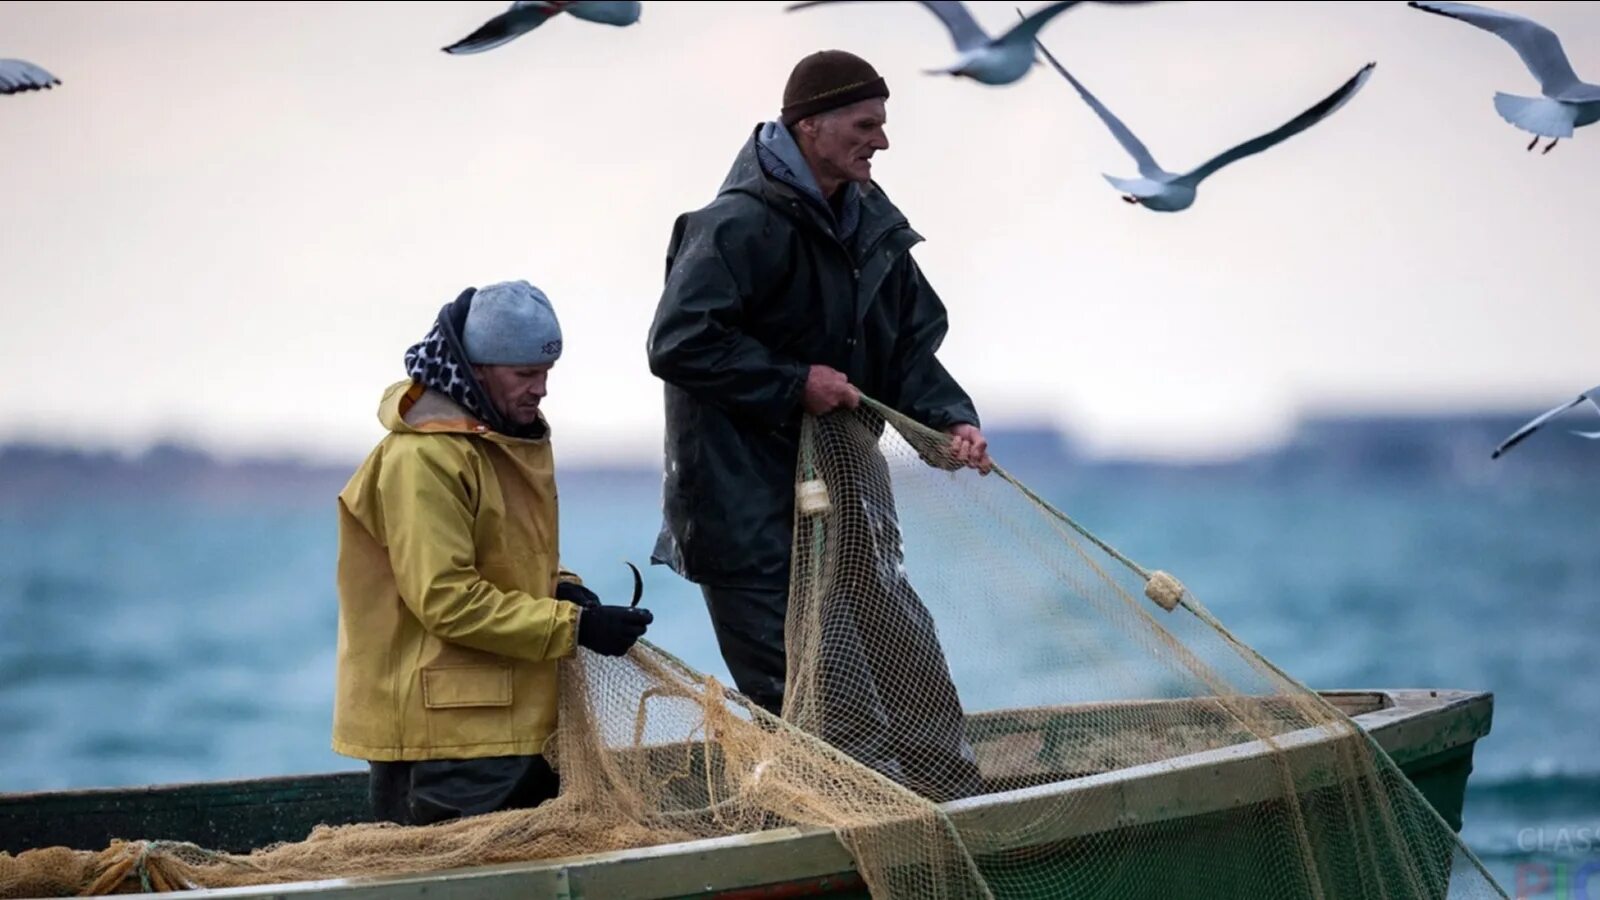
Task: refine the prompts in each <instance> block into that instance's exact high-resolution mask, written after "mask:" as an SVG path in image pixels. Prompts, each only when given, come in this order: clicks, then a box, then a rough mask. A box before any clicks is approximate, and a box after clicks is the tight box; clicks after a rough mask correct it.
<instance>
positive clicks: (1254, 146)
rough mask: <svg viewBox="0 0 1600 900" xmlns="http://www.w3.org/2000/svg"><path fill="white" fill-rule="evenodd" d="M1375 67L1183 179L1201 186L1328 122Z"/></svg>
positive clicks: (1221, 154) (1224, 152)
mask: <svg viewBox="0 0 1600 900" xmlns="http://www.w3.org/2000/svg"><path fill="white" fill-rule="evenodd" d="M1376 65H1377V63H1367V64H1366V65H1364V66H1362V67H1361V70H1360V71H1359V72H1357V73H1356V74H1355V75H1354V76H1353V77H1351V79H1350V80H1349V81H1346V82H1345V83H1344V84H1342V85H1340V86H1339V89H1338V90H1336V91H1334V92H1333V93H1331V94H1329V95H1328V96H1326V97H1324V98H1322V100H1320V101H1319V102H1318V103H1317V105H1316V106H1313V107H1311V108H1310V109H1308V110H1306V111H1305V112H1303V113H1301V114H1300V115H1298V116H1295V117H1294V118H1293V119H1290V120H1289V121H1288V122H1285V123H1284V124H1282V125H1280V126H1278V127H1277V128H1275V129H1273V130H1272V131H1269V132H1267V133H1266V134H1263V135H1261V136H1260V137H1257V138H1252V139H1251V140H1248V141H1245V142H1244V143H1242V144H1240V145H1238V146H1236V147H1234V148H1232V149H1229V150H1224V151H1223V152H1222V153H1219V154H1217V155H1216V156H1214V157H1212V158H1211V159H1210V160H1209V161H1207V162H1206V163H1205V164H1204V165H1202V166H1200V167H1199V168H1198V169H1195V170H1194V171H1193V172H1190V173H1189V174H1187V175H1185V176H1183V178H1184V180H1185V181H1187V182H1189V183H1190V184H1199V183H1200V182H1201V181H1203V180H1204V179H1206V178H1207V177H1209V176H1210V175H1212V174H1214V173H1215V172H1216V171H1217V170H1218V169H1220V168H1222V167H1223V166H1226V165H1228V164H1229V163H1234V162H1238V161H1239V160H1241V159H1244V158H1245V157H1246V156H1253V155H1255V154H1257V153H1260V152H1261V151H1263V150H1265V149H1267V148H1268V147H1271V146H1272V145H1274V144H1278V143H1282V142H1283V141H1285V140H1288V139H1289V138H1291V137H1294V136H1295V135H1297V134H1299V133H1300V132H1302V131H1305V130H1306V129H1307V128H1310V127H1311V126H1313V125H1315V124H1317V123H1318V122H1320V121H1322V120H1323V119H1326V118H1327V117H1328V116H1331V115H1333V113H1334V111H1335V110H1337V109H1338V108H1339V107H1341V106H1343V105H1345V103H1347V102H1349V100H1350V98H1351V97H1354V96H1355V95H1356V91H1359V90H1361V86H1362V85H1364V84H1366V83H1367V79H1368V78H1370V77H1371V76H1372V70H1373V67H1375V66H1376Z"/></svg>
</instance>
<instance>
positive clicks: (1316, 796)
mask: <svg viewBox="0 0 1600 900" xmlns="http://www.w3.org/2000/svg"><path fill="white" fill-rule="evenodd" d="M795 506H796V509H795V519H794V524H795V530H794V551H793V561H792V575H791V585H790V600H789V609H788V619H787V624H786V643H787V659H788V678H787V685H786V692H785V704H784V709H783V716H782V717H781V718H779V717H775V716H772V715H770V714H769V713H767V712H766V711H764V710H762V709H761V708H760V707H757V706H755V705H754V704H752V703H751V702H749V701H747V700H746V699H745V698H744V697H742V696H741V695H739V694H738V693H736V692H733V691H730V690H725V689H724V688H723V686H722V685H720V684H719V683H718V682H717V680H716V679H714V678H709V677H706V676H704V675H702V674H700V673H698V672H696V671H694V670H692V669H691V668H689V667H688V666H686V665H684V664H682V663H681V662H679V661H678V660H676V659H675V658H674V657H672V656H671V655H670V654H668V653H666V652H665V651H664V650H662V649H660V648H657V647H654V646H651V645H650V644H648V643H647V642H641V643H640V644H639V645H638V646H636V647H635V648H634V650H633V651H631V652H630V653H629V654H628V656H626V657H621V658H607V657H599V656H595V655H593V654H589V653H587V652H580V653H579V654H577V655H576V656H574V657H572V658H570V659H568V660H565V661H563V663H562V667H563V668H562V689H561V700H560V710H559V722H560V727H559V729H558V731H557V733H556V736H555V737H554V739H553V741H552V746H551V747H550V748H549V751H548V753H549V756H550V759H551V762H552V764H553V765H554V766H555V767H556V769H557V770H558V771H559V773H560V776H561V793H560V795H559V796H558V797H557V798H556V799H554V800H552V801H550V802H547V803H545V804H544V805H542V806H540V807H538V808H536V809H532V810H516V811H509V812H503V813H496V814H493V815H486V816H478V817H473V818H469V819H464V820H458V821H455V822H449V823H444V824H440V825H433V826H427V827H420V828H408V827H399V826H393V825H386V824H358V825H346V826H338V827H328V826H323V827H319V828H317V829H316V830H315V831H313V832H312V834H311V835H310V836H309V837H307V838H306V839H305V840H303V841H299V842H295V843H288V844H280V845H277V846H273V847H266V848H262V849H259V850H257V851H255V852H253V853H250V854H225V853H218V852H213V851H210V850H206V849H204V848H201V847H196V846H193V845H188V844H174V843H167V842H162V841H159V840H155V841H147V840H138V841H129V842H125V843H124V842H119V843H116V844H113V845H112V846H111V847H109V848H105V849H103V850H99V851H88V850H71V849H66V848H60V847H53V848H47V849H41V850H33V851H28V852H24V853H22V854H20V855H18V856H15V857H13V856H9V855H6V854H0V896H6V897H17V896H51V895H61V894H72V893H79V892H86V893H109V892H119V891H138V890H179V889H187V888H194V887H224V886H244V885H267V884H275V883H280V882H289V881H303V880H314V879H323V878H343V877H355V876H362V875H396V874H406V873H420V872H438V871H444V870H450V869H459V868H462V867H468V866H480V865H487V864H495V863H507V862H525V861H532V860H546V859H555V858H561V857H570V856H578V855H583V854H589V853H596V852H601V851H608V850H628V849H637V848H643V847H649V846H654V845H660V844H667V843H674V842H681V841H690V840H695V839H700V838H713V837H723V836H731V835H739V834H750V833H754V832H759V831H763V830H768V829H774V828H782V827H787V826H801V827H815V828H824V829H829V830H831V831H832V832H834V833H835V834H836V835H837V836H838V840H839V841H840V842H841V843H842V844H843V846H844V847H845V848H846V849H847V850H848V851H849V853H850V855H851V857H852V858H853V860H854V862H855V866H856V869H857V871H858V872H859V873H860V875H861V877H862V879H863V880H864V881H865V883H866V884H867V885H868V886H869V887H870V889H871V892H872V894H873V896H875V897H888V898H917V900H920V898H969V897H970V898H989V897H996V898H1012V897H1016V898H1023V897H1028V898H1032V897H1103V898H1133V897H1163V898H1165V897H1194V896H1215V897H1307V898H1319V900H1320V898H1333V897H1339V898H1346V897H1359V898H1445V897H1480V896H1481V897H1504V896H1506V895H1505V893H1504V892H1503V891H1502V890H1501V888H1500V887H1499V886H1498V885H1497V884H1495V882H1494V880H1493V879H1492V878H1491V877H1490V875H1489V874H1488V872H1487V871H1486V870H1485V869H1484V868H1483V867H1482V865H1481V864H1480V863H1479V862H1478V860H1477V859H1476V858H1475V857H1474V856H1473V855H1472V854H1471V852H1470V851H1469V850H1468V849H1467V848H1466V846H1465V845H1464V844H1462V842H1461V841H1460V840H1459V838H1458V837H1457V835H1456V834H1455V832H1454V831H1453V830H1452V829H1451V828H1450V827H1449V825H1448V824H1447V823H1446V822H1445V821H1444V820H1443V819H1442V818H1441V817H1440V816H1439V814H1438V813H1437V812H1436V811H1435V810H1434V809H1433V807H1432V806H1430V805H1429V804H1428V802H1427V800H1426V799H1425V797H1424V796H1423V795H1422V794H1421V793H1420V792H1419V791H1418V789H1417V788H1416V787H1415V786H1414V785H1413V783H1412V782H1411V781H1410V780H1408V779H1407V778H1406V776H1405V775H1404V774H1403V773H1402V772H1401V770H1400V769H1399V767H1398V766H1397V765H1396V763H1395V762H1394V760H1393V759H1392V758H1391V757H1389V756H1388V755H1387V754H1386V753H1385V752H1384V751H1383V750H1382V749H1381V748H1380V747H1379V745H1378V743H1377V742H1376V741H1375V740H1374V739H1373V737H1372V736H1371V735H1370V734H1368V733H1367V732H1365V731H1363V730H1362V729H1361V728H1359V727H1357V726H1356V724H1355V723H1354V722H1353V721H1352V720H1351V719H1350V718H1349V716H1348V715H1347V714H1345V713H1344V712H1342V711H1341V710H1340V709H1338V708H1337V707H1335V706H1334V705H1332V704H1331V703H1330V702H1328V701H1327V700H1326V699H1324V698H1323V697H1322V696H1320V695H1318V694H1316V693H1314V692H1312V691H1310V690H1308V689H1306V688H1305V687H1303V686H1301V685H1299V684H1298V683H1297V682H1295V681H1294V680H1293V679H1292V678H1290V677H1289V676H1288V675H1286V674H1285V673H1283V672H1282V671H1280V670H1279V669H1277V668H1275V667H1274V666H1273V665H1272V664H1271V663H1269V662H1268V661H1266V660H1265V659H1263V658H1262V657H1261V656H1259V655H1258V654H1256V653H1255V652H1254V651H1252V650H1251V649H1250V648H1248V647H1247V646H1245V645H1243V644H1242V643H1240V642H1239V641H1238V640H1236V639H1235V638H1234V637H1233V636H1232V635H1231V634H1230V633H1229V632H1228V631H1227V629H1226V628H1225V627H1223V626H1222V624H1221V623H1220V622H1218V621H1217V620H1216V619H1215V617H1213V616H1212V615H1211V613H1210V612H1209V611H1208V610H1207V609H1206V608H1205V607H1204V606H1202V605H1201V604H1200V602H1199V601H1198V600H1197V599H1196V598H1195V597H1194V596H1193V595H1192V594H1191V593H1189V592H1188V591H1187V590H1186V589H1185V588H1184V587H1183V585H1182V584H1181V583H1180V582H1178V581H1177V580H1176V579H1174V578H1172V577H1171V576H1169V575H1167V574H1165V573H1161V572H1149V571H1146V570H1145V569H1143V568H1141V567H1140V566H1138V565H1137V564H1135V563H1133V562H1132V561H1131V560H1128V559H1127V558H1125V557H1123V556H1122V555H1121V554H1120V553H1118V552H1117V551H1116V550H1115V549H1114V548H1111V547H1109V546H1107V545H1105V544H1104V543H1102V542H1101V541H1099V540H1098V539H1097V538H1096V537H1095V536H1094V535H1092V534H1091V533H1090V532H1088V531H1087V530H1085V529H1083V528H1081V527H1080V526H1079V525H1077V524H1076V523H1075V522H1073V521H1072V520H1071V519H1069V518H1068V517H1067V516H1065V515H1063V514H1062V513H1060V512H1058V511H1057V510H1055V509H1054V508H1053V507H1051V506H1050V505H1049V504H1047V503H1045V502H1044V501H1043V500H1041V499H1040V498H1038V497H1036V496H1035V495H1034V494H1033V493H1032V492H1030V491H1029V490H1028V488H1027V487H1026V486H1024V485H1022V484H1021V483H1020V482H1018V481H1016V480H1015V479H1014V478H1013V477H1012V476H1011V475H1010V474H1009V473H1007V472H1006V471H1005V470H1004V469H1001V468H996V469H995V470H994V471H993V472H992V473H990V474H988V475H980V474H979V473H977V472H975V471H974V470H972V469H970V468H963V467H962V466H961V465H960V464H959V463H958V462H957V461H956V460H955V459H954V458H953V457H952V455H951V450H950V446H949V443H948V438H947V437H946V436H944V435H942V434H939V433H937V432H933V431H930V430H928V429H925V428H923V427H921V426H919V425H917V424H915V423H913V422H910V421H909V420H907V419H905V418H903V417H901V416H899V415H898V414H896V413H894V412H892V411H890V410H888V409H886V408H884V407H882V406H880V405H878V404H876V403H873V402H871V401H867V402H866V403H865V404H864V405H863V406H862V407H861V408H860V409H857V410H854V411H849V412H839V413H834V414H832V415H829V416H826V417H822V418H809V417H808V419H807V420H806V422H805V426H804V431H803V435H802V441H801V451H800V457H799V465H798V467H797V473H796V504H795ZM1002 672H1003V673H1007V674H1005V675H1004V676H1003V677H1002V676H1001V675H998V674H997V673H1002ZM1019 673H1020V674H1021V675H1022V676H1024V677H1019ZM142 837H154V838H159V837H160V836H159V835H149V836H142ZM819 874H826V873H819Z"/></svg>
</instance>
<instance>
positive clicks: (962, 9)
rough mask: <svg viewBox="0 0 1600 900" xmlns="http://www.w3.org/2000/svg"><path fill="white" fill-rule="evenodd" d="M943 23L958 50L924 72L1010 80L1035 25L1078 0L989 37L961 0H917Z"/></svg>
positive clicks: (1028, 60)
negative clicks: (950, 59)
mask: <svg viewBox="0 0 1600 900" xmlns="http://www.w3.org/2000/svg"><path fill="white" fill-rule="evenodd" d="M849 2H854V0H806V2H804V3H795V4H793V5H791V6H789V7H788V8H787V10H786V11H787V12H794V11H795V10H797V9H805V8H806V7H809V6H821V5H823V4H825V3H849ZM919 2H921V3H922V5H923V6H925V7H927V8H928V9H929V10H930V11H931V12H932V13H933V14H934V15H936V16H938V17H939V21H940V22H943V23H944V27H945V28H947V29H949V30H950V39H951V40H952V41H954V42H955V45H956V51H957V52H958V53H959V54H960V56H959V57H957V59H956V61H955V62H954V63H951V64H950V65H948V66H945V67H944V68H942V69H927V70H925V71H924V74H927V75H952V76H962V77H966V78H971V79H972V80H974V81H977V82H980V83H982V84H987V85H1002V84H1010V83H1012V82H1013V81H1016V80H1018V79H1020V78H1021V77H1022V76H1024V75H1026V74H1028V70H1029V69H1030V68H1032V67H1033V64H1034V63H1035V62H1037V61H1038V60H1037V58H1036V57H1035V56H1034V55H1033V41H1034V38H1035V37H1036V36H1037V35H1038V34H1039V29H1041V28H1043V27H1044V26H1045V23H1047V22H1049V21H1050V20H1051V19H1053V18H1055V17H1056V16H1058V15H1060V14H1061V13H1064V12H1066V11H1067V10H1069V9H1071V8H1072V7H1074V6H1077V5H1078V4H1079V3H1080V2H1082V0H1057V2H1055V3H1051V4H1050V5H1048V6H1046V7H1044V8H1042V9H1039V10H1036V11H1034V13H1033V14H1032V15H1029V16H1023V18H1022V22H1021V23H1020V24H1018V25H1015V26H1013V27H1012V29H1011V30H1010V31H1008V32H1006V33H1005V34H1003V35H1001V36H1000V37H998V38H991V37H990V36H989V33H988V32H986V31H984V30H983V26H982V25H979V24H978V22H977V20H976V19H974V18H972V13H970V12H968V11H967V7H966V4H964V3H962V2H961V0H919ZM1100 2H1103V3H1139V2H1147V0H1100Z"/></svg>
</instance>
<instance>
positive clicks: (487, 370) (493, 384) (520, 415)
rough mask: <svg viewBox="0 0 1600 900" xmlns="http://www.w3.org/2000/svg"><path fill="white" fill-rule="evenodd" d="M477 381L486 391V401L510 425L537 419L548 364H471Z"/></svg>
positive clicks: (548, 372)
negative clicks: (487, 396) (487, 399)
mask: <svg viewBox="0 0 1600 900" xmlns="http://www.w3.org/2000/svg"><path fill="white" fill-rule="evenodd" d="M472 371H473V374H475V375H477V376H478V383H479V384H481V385H483V389H484V390H485V391H488V392H489V402H490V403H493V404H494V408H495V409H496V410H497V411H498V412H499V413H500V415H502V416H505V418H506V420H507V421H509V422H511V423H512V424H514V425H532V424H533V423H534V422H536V421H538V420H539V401H540V400H543V399H544V395H545V381H546V378H547V376H548V375H549V374H550V367H549V366H473V367H472Z"/></svg>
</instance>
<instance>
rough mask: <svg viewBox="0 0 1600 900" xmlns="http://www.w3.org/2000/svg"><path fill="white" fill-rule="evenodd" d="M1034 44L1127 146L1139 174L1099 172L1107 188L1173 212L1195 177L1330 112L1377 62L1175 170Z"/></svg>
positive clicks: (1189, 195) (1188, 197) (1183, 204)
mask: <svg viewBox="0 0 1600 900" xmlns="http://www.w3.org/2000/svg"><path fill="white" fill-rule="evenodd" d="M1039 49H1040V51H1042V52H1043V53H1044V58H1045V59H1047V60H1049V61H1050V65H1052V66H1054V67H1055V70H1056V71H1057V72H1060V73H1061V77H1062V78H1065V79H1066V80H1067V81H1068V82H1069V83H1071V85H1072V86H1073V87H1074V88H1077V90H1078V94H1079V95H1080V96H1082V97H1083V99H1084V102H1086V103H1088V104H1089V108H1090V109H1093V110H1094V111H1095V112H1096V113H1097V114H1098V115H1099V116H1100V118H1101V119H1102V120H1104V121H1105V123H1106V127H1107V128H1110V129H1111V134H1112V135H1113V136H1114V137H1116V139H1117V142H1118V143H1120V144H1122V149H1124V150H1126V151H1128V153H1129V154H1131V155H1132V156H1133V158H1134V161H1136V162H1137V163H1138V164H1139V176H1140V177H1138V178H1117V177H1114V176H1111V175H1105V176H1103V177H1104V178H1105V180H1106V181H1109V182H1111V186H1112V187H1115V188H1116V189H1117V190H1119V191H1122V192H1123V195H1122V199H1123V201H1124V202H1126V203H1132V204H1137V205H1140V206H1143V207H1144V208H1145V209H1149V210H1154V211H1156V212H1178V211H1179V210H1183V209H1188V208H1189V207H1190V206H1191V205H1193V203H1194V197H1195V191H1196V189H1198V188H1199V187H1200V182H1201V181H1203V180H1205V179H1206V178H1207V177H1208V176H1210V175H1212V174H1213V173H1215V172H1216V171H1217V170H1218V169H1220V168H1222V167H1223V166H1226V165H1228V164H1229V163H1233V162H1238V161H1239V160H1241V159H1244V158H1245V157H1247V156H1253V155H1255V154H1257V153H1260V152H1261V151H1263V150H1265V149H1267V148H1268V147H1271V146H1272V145H1274V144H1277V143H1279V142H1281V141H1283V140H1286V139H1288V138H1290V137H1293V136H1294V135H1297V134H1299V133H1300V132H1302V131H1305V130H1306V129H1307V128H1310V127H1311V126H1312V125H1315V124H1317V123H1318V122H1320V121H1322V120H1323V119H1325V118H1327V117H1328V116H1330V115H1332V114H1333V111H1334V110H1336V109H1338V108H1339V107H1341V106H1343V105H1344V104H1345V103H1346V101H1348V100H1349V99H1350V98H1351V97H1353V96H1355V93H1356V91H1359V90H1361V86H1362V85H1364V84H1366V83H1367V78H1368V77H1370V76H1371V75H1372V69H1373V67H1374V66H1376V65H1377V63H1367V64H1366V65H1364V66H1362V67H1361V70H1360V71H1359V72H1357V73H1356V74H1355V76H1354V77H1352V78H1351V79H1350V80H1349V81H1346V82H1345V83H1344V84H1342V85H1340V86H1339V89H1338V90H1336V91H1334V92H1333V93H1332V94H1329V95H1328V96H1327V97H1324V98H1323V99H1322V101H1321V102H1319V103H1318V104H1317V105H1316V106H1313V107H1311V108H1310V109H1308V110H1306V111H1305V112H1303V113H1301V114H1300V115H1298V116H1295V117H1294V118H1293V119H1290V120H1289V121H1288V122H1287V123H1285V124H1283V125H1281V126H1279V127H1278V128H1277V129H1276V130H1274V131H1269V132H1267V133H1266V134H1263V135H1261V136H1260V137H1256V138H1252V139H1250V140H1248V141H1245V142H1244V143H1242V144H1240V145H1238V146H1237V147H1234V148H1233V149H1231V150H1227V151H1224V152H1223V153H1220V154H1218V155H1217V156H1214V157H1212V158H1211V160H1210V161H1209V162H1207V163H1206V164H1205V165H1202V166H1201V167H1200V168H1198V169H1195V170H1193V171H1191V172H1187V173H1185V174H1182V175H1179V174H1177V173H1174V172H1168V171H1167V170H1166V169H1163V168H1161V166H1160V165H1159V164H1158V163H1157V162H1156V160H1155V157H1153V156H1151V155H1150V151H1149V150H1148V149H1147V148H1146V147H1145V145H1144V144H1143V143H1141V142H1140V141H1139V139H1138V138H1137V137H1134V135H1133V132H1131V131H1129V130H1128V126H1126V125H1124V124H1122V120H1120V119H1118V118H1117V117H1116V116H1114V115H1112V114H1111V110H1109V109H1106V107H1105V104H1103V103H1101V102H1100V101H1099V100H1097V99H1095V96H1094V95H1093V94H1091V93H1089V89H1088V88H1086V87H1084V86H1083V85H1082V84H1081V83H1079V81H1078V79H1076V78H1073V77H1072V73H1070V72H1068V71H1067V70H1066V68H1065V67H1063V66H1062V65H1061V63H1060V62H1057V61H1056V58H1055V57H1054V56H1052V55H1051V54H1050V51H1049V50H1047V49H1045V46H1044V44H1043V43H1040V44H1039Z"/></svg>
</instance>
